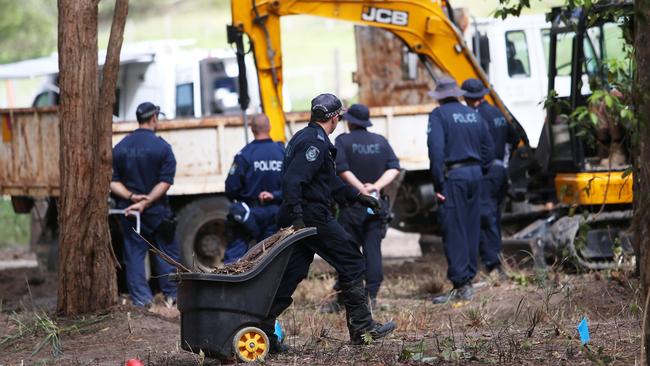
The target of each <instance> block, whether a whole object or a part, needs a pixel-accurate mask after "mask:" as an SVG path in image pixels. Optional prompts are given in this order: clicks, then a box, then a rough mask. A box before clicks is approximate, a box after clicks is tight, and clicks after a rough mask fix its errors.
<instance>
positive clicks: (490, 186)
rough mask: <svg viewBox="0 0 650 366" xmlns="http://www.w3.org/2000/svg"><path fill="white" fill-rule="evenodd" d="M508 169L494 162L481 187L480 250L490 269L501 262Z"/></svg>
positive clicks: (483, 260) (487, 267) (484, 261)
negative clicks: (502, 220)
mask: <svg viewBox="0 0 650 366" xmlns="http://www.w3.org/2000/svg"><path fill="white" fill-rule="evenodd" d="M506 174H507V173H506V169H505V168H504V167H503V165H501V164H497V163H493V164H492V165H491V166H490V169H489V170H488V173H487V174H486V175H485V177H483V187H481V188H482V189H481V236H480V242H479V251H480V255H481V260H482V262H483V265H484V266H485V268H486V269H487V270H488V271H490V270H492V269H493V268H495V267H496V266H498V265H499V264H500V263H501V260H500V259H499V255H500V254H501V203H502V202H503V199H504V198H505V194H506V188H507V184H508V179H507V175H506Z"/></svg>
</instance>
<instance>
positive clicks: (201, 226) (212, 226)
mask: <svg viewBox="0 0 650 366" xmlns="http://www.w3.org/2000/svg"><path fill="white" fill-rule="evenodd" d="M229 205H230V204H229V202H228V200H227V199H226V198H225V197H205V198H199V199H197V200H195V201H192V202H190V203H189V204H187V205H186V206H184V207H183V208H182V209H181V210H180V211H179V213H178V215H177V217H178V225H177V227H176V235H177V238H178V241H179V243H180V246H181V261H182V262H183V264H184V265H186V266H188V268H205V267H216V266H217V265H218V264H220V263H222V261H223V254H224V251H225V250H226V245H227V242H226V239H225V235H224V229H225V227H226V215H227V214H228V206H229Z"/></svg>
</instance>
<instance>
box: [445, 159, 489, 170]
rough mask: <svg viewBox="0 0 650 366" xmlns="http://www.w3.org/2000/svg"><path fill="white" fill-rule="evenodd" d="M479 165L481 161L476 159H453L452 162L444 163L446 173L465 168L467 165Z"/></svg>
mask: <svg viewBox="0 0 650 366" xmlns="http://www.w3.org/2000/svg"><path fill="white" fill-rule="evenodd" d="M475 165H481V162H480V161H478V160H476V159H465V160H461V161H455V162H453V163H446V164H445V173H448V172H450V171H452V170H454V169H458V168H465V167H468V166H475Z"/></svg>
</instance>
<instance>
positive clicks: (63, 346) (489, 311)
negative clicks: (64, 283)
mask: <svg viewBox="0 0 650 366" xmlns="http://www.w3.org/2000/svg"><path fill="white" fill-rule="evenodd" d="M445 271H446V268H445V262H444V258H443V257H440V256H438V257H433V258H412V259H408V260H399V261H390V260H388V261H386V264H385V266H384V277H385V278H384V283H383V285H382V288H381V291H380V295H379V299H378V300H379V301H378V307H377V309H376V310H375V311H374V317H375V319H377V320H378V321H388V320H393V321H395V322H396V324H397V330H396V331H395V332H394V334H392V335H391V336H389V337H387V338H385V339H383V340H379V341H376V342H374V343H373V344H371V345H367V346H351V345H349V344H348V334H347V329H346V327H345V315H344V313H342V312H341V313H331V314H330V313H321V312H320V311H319V309H320V308H321V307H322V306H323V305H325V304H326V303H328V302H329V301H330V300H332V299H334V298H335V295H334V293H333V292H332V291H331V289H332V286H333V284H334V278H335V277H334V273H333V272H332V270H331V268H329V267H328V266H327V265H325V264H324V263H323V262H320V261H316V262H315V263H314V266H312V271H311V272H310V274H309V277H308V278H307V279H306V280H305V281H304V282H303V283H302V284H301V285H300V286H299V288H298V290H297V291H296V294H295V296H294V300H295V301H294V304H293V305H292V306H291V307H290V308H289V309H288V310H287V311H286V312H285V313H284V314H283V315H282V316H281V317H280V322H281V324H282V327H283V329H284V332H285V333H286V340H285V342H286V343H287V344H288V345H290V347H291V351H290V352H289V353H287V354H283V355H272V356H269V357H268V358H267V359H266V364H269V365H352V364H354V365H359V364H361V365H398V364H400V365H403V364H406V365H415V364H505V365H512V364H520V365H537V364H544V365H547V364H553V365H555V364H571V365H587V364H620V365H630V364H635V363H638V362H639V357H640V348H639V347H640V333H641V328H640V323H641V319H642V311H641V307H642V306H643V303H642V301H641V300H640V299H639V291H638V281H637V279H635V278H631V275H630V274H629V273H627V272H625V271H623V270H612V271H601V272H589V273H578V274H566V273H565V272H563V271H562V270H561V268H551V269H550V270H549V271H547V272H541V271H535V270H534V269H533V268H532V267H531V266H529V265H528V264H527V263H516V262H515V263H510V265H509V266H508V274H509V276H510V277H509V279H499V278H497V277H496V276H492V277H488V276H484V275H480V276H479V278H477V280H476V283H475V296H474V299H472V301H469V302H460V303H448V304H442V305H434V304H432V303H431V301H430V298H431V296H432V293H433V292H438V291H440V290H447V289H448V288H449V285H448V284H447V283H446V281H445V280H444V273H445ZM37 275H42V274H41V273H40V272H38V270H37V269H12V270H6V271H0V278H1V279H2V281H0V298H1V300H0V304H2V305H0V365H124V364H125V361H127V360H129V359H132V358H138V359H140V360H142V362H143V364H145V365H181V366H182V365H220V364H233V363H235V362H236V361H235V360H234V359H231V360H215V359H209V358H203V357H202V356H201V355H200V354H194V353H190V352H186V351H183V350H182V349H181V347H180V320H179V313H178V311H177V310H176V309H174V308H172V309H170V308H167V307H165V306H164V305H163V304H162V301H160V299H158V300H157V304H156V305H155V306H154V307H153V308H152V309H150V310H142V309H138V308H135V307H132V306H130V305H128V304H127V303H128V301H127V299H126V297H124V300H123V301H124V304H121V305H119V306H116V307H114V308H112V309H110V310H109V311H107V312H104V313H98V314H91V315H86V316H83V317H75V318H62V317H57V316H56V315H55V309H54V306H55V303H56V302H55V300H56V278H55V277H52V275H49V276H47V279H46V280H45V281H30V278H34V277H37ZM26 279H27V280H26ZM28 284H29V286H28ZM582 319H585V320H586V321H587V322H588V325H589V332H590V337H591V340H590V341H589V343H588V347H585V346H583V345H582V343H581V341H580V338H579V334H578V331H577V325H578V323H579V322H580V321H581V320H582Z"/></svg>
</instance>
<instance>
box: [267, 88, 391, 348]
mask: <svg viewBox="0 0 650 366" xmlns="http://www.w3.org/2000/svg"><path fill="white" fill-rule="evenodd" d="M341 108H342V106H341V102H340V100H339V99H338V98H337V97H336V96H334V95H332V94H321V95H319V96H317V97H316V98H314V99H313V100H312V122H310V123H309V125H308V126H307V127H305V128H304V129H302V130H300V131H298V132H297V133H296V134H295V135H294V136H293V138H292V139H291V141H289V143H288V145H287V148H286V153H285V157H284V163H283V165H282V175H283V182H282V183H283V184H282V190H283V192H284V201H283V202H282V205H281V207H280V213H279V224H280V226H281V227H288V226H290V225H293V226H294V227H298V228H300V227H304V226H312V227H316V229H317V231H318V235H316V236H313V237H310V238H307V239H305V241H304V242H302V243H300V244H299V245H296V246H295V247H294V250H293V253H292V254H291V258H290V259H289V263H288V265H287V268H286V270H285V272H284V274H283V276H282V279H281V281H280V285H279V288H278V291H277V293H276V295H275V298H274V301H273V304H272V306H271V309H270V312H269V317H268V318H267V319H266V320H265V321H264V322H263V324H262V325H263V328H264V330H265V331H266V334H269V335H271V336H270V337H271V343H272V344H274V343H276V342H277V339H276V338H275V336H274V335H273V329H274V323H275V319H276V318H277V316H279V315H280V314H281V313H282V312H283V311H284V310H285V309H286V308H287V307H289V305H291V303H292V298H291V296H292V294H293V293H294V291H295V290H296V287H297V286H298V284H299V283H300V282H301V281H302V280H303V279H304V278H306V277H307V273H308V271H309V266H310V264H311V262H312V261H313V259H314V254H316V253H317V254H318V255H319V256H320V257H321V258H323V259H324V260H325V261H327V262H328V263H329V264H330V265H331V266H332V267H334V269H335V270H336V271H337V273H338V276H339V281H340V283H341V290H342V294H343V295H342V296H343V298H344V303H345V306H346V311H347V320H348V330H349V331H350V337H351V339H352V341H353V342H354V343H357V344H360V343H362V342H363V340H362V335H363V334H364V333H365V332H371V333H372V332H375V334H376V335H377V336H375V338H378V337H381V336H383V335H385V334H387V333H388V332H390V331H392V329H394V326H392V324H391V326H392V327H388V328H379V327H380V326H381V325H380V324H378V323H375V322H374V321H373V319H372V315H371V314H370V310H369V308H368V303H367V301H366V297H365V294H364V288H363V275H364V271H365V265H364V259H363V256H362V255H361V252H360V251H359V248H358V247H357V245H356V244H355V243H354V241H353V240H352V239H351V238H350V235H349V234H348V233H346V231H345V230H344V229H343V228H342V227H341V225H340V224H339V223H338V222H337V221H336V220H335V219H334V216H333V215H332V210H331V209H332V205H333V203H334V201H336V202H337V203H339V204H343V205H347V204H350V203H353V202H355V201H358V202H364V201H363V199H367V198H369V197H367V196H363V195H360V194H359V192H358V191H357V190H356V189H355V188H353V187H351V186H348V185H346V184H345V183H344V182H343V181H342V180H341V178H339V177H338V176H337V175H336V168H335V159H336V156H337V150H336V148H335V147H334V145H332V143H331V141H330V140H329V137H328V135H327V132H326V131H325V130H324V129H323V128H322V127H321V126H320V125H319V124H318V123H316V122H313V121H328V120H330V119H333V118H334V117H335V116H336V115H337V114H339V112H340V111H341ZM334 119H335V118H334ZM371 200H372V199H371ZM372 202H374V206H375V208H377V207H378V204H377V202H376V201H374V200H373V201H372ZM365 203H366V204H369V203H368V202H367V201H365ZM386 329H388V330H386ZM380 333H381V334H380Z"/></svg>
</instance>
